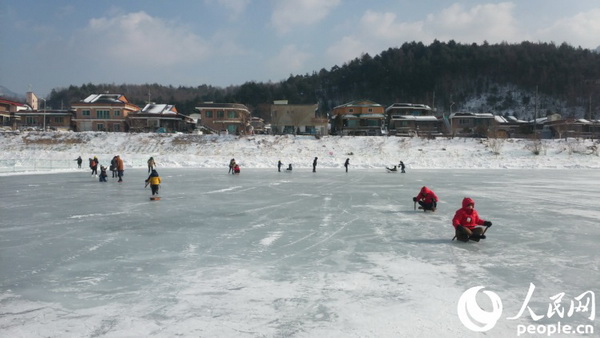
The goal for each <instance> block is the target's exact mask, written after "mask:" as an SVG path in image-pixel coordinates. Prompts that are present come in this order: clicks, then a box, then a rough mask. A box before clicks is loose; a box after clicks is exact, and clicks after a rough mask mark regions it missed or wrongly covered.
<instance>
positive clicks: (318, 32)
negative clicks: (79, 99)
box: [0, 0, 600, 96]
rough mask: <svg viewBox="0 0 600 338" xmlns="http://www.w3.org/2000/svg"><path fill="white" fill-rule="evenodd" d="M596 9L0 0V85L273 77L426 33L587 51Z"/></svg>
mask: <svg viewBox="0 0 600 338" xmlns="http://www.w3.org/2000/svg"><path fill="white" fill-rule="evenodd" d="M599 18H600V2H599V1H597V0H576V1H562V0H528V1H524V0H522V1H512V2H511V1H445V0H435V1H433V0H423V1H412V0H411V1H409V0H396V1H391V0H390V1H387V0H382V1H364V0H179V1H177V0H174V1H156V0H127V1H122V0H119V1H111V0H106V1H65V0H53V1H39V0H0V45H1V48H0V85H3V86H5V87H7V88H9V89H10V90H12V91H14V92H17V93H25V92H26V91H28V90H29V88H30V86H31V89H32V90H33V91H34V92H36V93H37V94H38V95H40V96H46V95H48V94H49V93H50V91H51V90H52V89H53V88H61V87H67V86H69V85H81V84H84V83H95V84H99V83H115V84H122V83H127V84H143V83H159V84H163V85H173V86H180V85H182V86H198V85H201V84H210V85H213V86H220V87H225V86H228V85H241V84H243V83H244V82H248V81H257V82H268V81H273V82H277V81H281V80H283V79H286V78H287V77H288V76H289V75H290V74H294V75H297V74H306V73H312V72H313V71H319V70H320V69H322V68H325V69H328V70H329V69H330V68H331V67H333V66H334V65H339V66H341V65H343V64H344V62H347V61H349V60H351V59H354V58H356V57H359V56H360V55H361V54H363V53H369V54H370V55H372V56H373V55H376V54H379V53H380V52H381V51H383V50H385V49H388V48H390V47H398V46H401V45H402V44H403V43H404V42H411V41H421V42H423V43H425V44H429V43H431V42H432V41H433V40H434V39H437V40H439V41H444V42H445V41H449V40H455V41H456V42H461V43H473V42H474V43H482V42H483V41H488V42H489V43H499V42H502V41H506V42H521V41H525V40H527V41H533V42H538V41H539V42H555V43H557V44H560V43H562V42H567V43H569V44H570V45H573V46H575V47H578V46H581V47H583V48H589V49H595V48H597V47H598V46H600V19H599Z"/></svg>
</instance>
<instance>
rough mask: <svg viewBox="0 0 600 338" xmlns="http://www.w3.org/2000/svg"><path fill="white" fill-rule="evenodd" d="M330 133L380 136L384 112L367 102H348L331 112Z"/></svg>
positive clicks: (371, 102) (376, 104)
mask: <svg viewBox="0 0 600 338" xmlns="http://www.w3.org/2000/svg"><path fill="white" fill-rule="evenodd" d="M331 118H332V120H333V122H332V132H334V133H336V134H338V135H365V136H366V135H373V136H375V135H382V134H383V133H382V129H383V128H384V122H385V110H384V108H383V106H382V105H380V104H379V103H375V102H373V101H369V100H358V101H352V102H348V103H345V104H342V105H339V106H337V107H334V108H333V110H332V111H331Z"/></svg>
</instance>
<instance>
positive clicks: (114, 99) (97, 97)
mask: <svg viewBox="0 0 600 338" xmlns="http://www.w3.org/2000/svg"><path fill="white" fill-rule="evenodd" d="M121 97H123V95H121V94H92V95H90V96H88V97H86V98H85V99H84V100H83V102H84V103H96V102H104V103H124V101H121V100H120V98H121Z"/></svg>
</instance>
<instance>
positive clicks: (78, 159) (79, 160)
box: [75, 156, 83, 169]
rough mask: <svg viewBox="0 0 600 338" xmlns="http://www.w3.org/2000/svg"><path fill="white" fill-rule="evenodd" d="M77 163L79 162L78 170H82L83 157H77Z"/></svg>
mask: <svg viewBox="0 0 600 338" xmlns="http://www.w3.org/2000/svg"><path fill="white" fill-rule="evenodd" d="M75 161H77V168H79V169H81V163H82V162H83V160H82V159H81V156H79V157H77V158H76V159H75Z"/></svg>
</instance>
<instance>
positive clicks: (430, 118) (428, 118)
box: [392, 115, 438, 122]
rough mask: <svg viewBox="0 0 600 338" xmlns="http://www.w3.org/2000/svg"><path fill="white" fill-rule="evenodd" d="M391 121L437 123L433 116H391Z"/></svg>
mask: <svg viewBox="0 0 600 338" xmlns="http://www.w3.org/2000/svg"><path fill="white" fill-rule="evenodd" d="M392 120H412V121H419V122H425V121H437V120H438V119H437V117H435V116H431V115H428V116H413V115H392Z"/></svg>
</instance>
